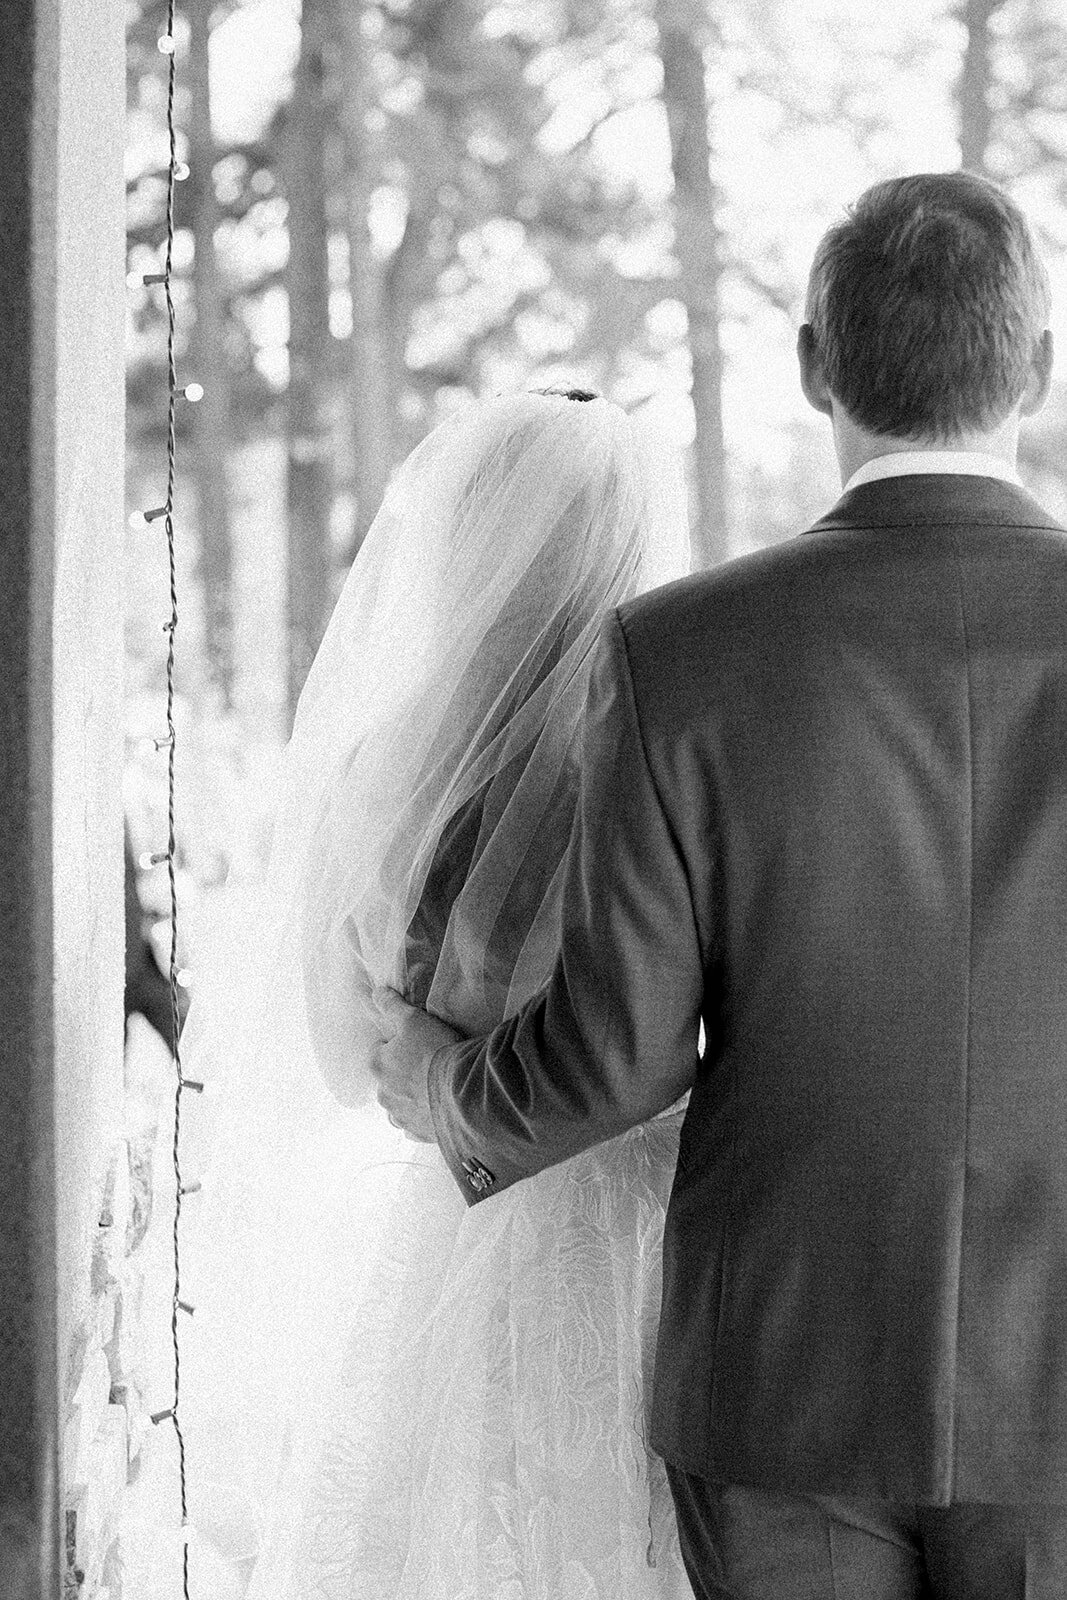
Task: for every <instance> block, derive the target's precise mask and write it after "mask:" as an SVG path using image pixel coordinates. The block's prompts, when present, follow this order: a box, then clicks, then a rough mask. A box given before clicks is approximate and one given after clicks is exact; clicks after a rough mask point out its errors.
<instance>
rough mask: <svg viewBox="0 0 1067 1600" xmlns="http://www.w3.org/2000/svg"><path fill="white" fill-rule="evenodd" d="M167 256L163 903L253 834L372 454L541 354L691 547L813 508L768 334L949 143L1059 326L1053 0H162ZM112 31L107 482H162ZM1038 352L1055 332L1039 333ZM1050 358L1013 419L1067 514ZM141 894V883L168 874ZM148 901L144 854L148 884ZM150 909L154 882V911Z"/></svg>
mask: <svg viewBox="0 0 1067 1600" xmlns="http://www.w3.org/2000/svg"><path fill="white" fill-rule="evenodd" d="M181 10H182V12H183V14H184V16H183V22H182V26H181V31H180V32H179V34H178V78H177V81H178V101H177V115H178V123H179V127H180V129H181V130H182V132H181V134H180V139H179V155H180V157H181V158H182V159H183V161H184V162H185V163H187V166H188V174H187V176H186V177H185V179H184V181H183V182H182V183H181V184H180V185H179V186H178V189H177V191H176V194H177V199H176V222H177V228H178V232H177V240H176V247H175V269H176V272H177V274H178V279H179V281H178V283H177V286H176V291H175V293H176V300H177V307H178V330H179V339H180V348H179V358H178V367H179V374H180V379H179V381H180V382H182V383H185V382H190V381H193V380H195V381H197V382H199V383H200V384H202V385H203V388H204V398H203V400H202V401H201V402H200V403H199V404H198V405H186V404H183V405H182V406H181V407H180V411H179V437H178V443H179V469H180V476H179V481H178V493H177V524H178V536H179V557H180V571H179V581H180V595H181V607H182V622H181V627H180V631H179V644H178V679H177V686H178V708H177V709H178V727H179V751H178V784H179V790H180V796H179V817H178V828H179V848H180V853H181V860H182V867H183V876H182V883H183V886H184V887H183V892H184V893H185V894H186V895H187V897H191V898H192V899H194V900H195V899H196V897H197V892H198V888H199V887H202V886H209V885H211V884H213V883H217V882H219V881H220V880H221V878H222V877H223V876H224V875H225V873H226V871H227V869H228V867H229V866H230V865H231V864H232V865H235V866H236V867H237V868H238V869H239V870H240V869H241V868H242V866H245V865H248V866H251V865H253V864H254V862H255V860H256V858H257V856H258V854H259V852H260V851H261V848H262V843H263V838H262V818H263V815H264V813H265V810H266V807H267V805H268V803H269V797H270V791H271V782H272V776H273V774H274V772H275V771H276V768H277V757H278V752H279V750H280V748H281V746H282V744H283V743H284V740H285V738H286V736H287V733H288V729H289V725H290V720H291V716H292V711H293V707H294V704H295V701H296V697H297V695H298V694H299V691H300V687H301V684H302V683H303V680H304V676H305V674H306V672H307V668H308V665H309V663H310V661H311V658H312V656H313V654H314V651H315V647H316V645H317V643H318V640H319V638H320V636H321V634H322V631H323V628H324V626H325V622H326V620H327V618H328V616H329V612H330V609H331V606H332V603H333V599H334V597H335V595H336V593H337V591H338V589H339V586H340V584H341V582H342V581H343V578H344V575H345V573H346V571H347V569H348V566H349V564H350V563H351V561H352V559H353V557H354V555H355V552H356V551H357V550H358V548H359V544H360V541H361V539H362V537H363V535H364V534H365V532H366V529H367V527H368V525H369V523H370V521H371V519H372V517H373V515H374V513H375V510H376V508H377V505H378V503H379V500H380V498H381V495H382V492H383V489H384V487H385V484H386V482H387V480H388V478H389V475H390V472H391V471H392V469H393V467H394V466H395V464H396V463H397V462H398V461H399V460H400V459H401V458H402V457H403V456H404V455H405V454H406V453H407V452H408V451H409V450H410V449H411V448H412V446H413V445H414V444H416V443H417V442H418V440H419V439H420V438H421V437H422V436H423V434H425V433H426V432H427V431H428V429H430V428H431V427H432V426H433V425H434V424H435V423H436V422H437V421H438V420H439V419H440V418H441V417H442V416H443V415H444V414H445V413H446V412H447V411H448V410H449V409H450V408H452V407H454V406H456V405H461V404H464V403H466V402H467V401H468V400H469V399H470V398H471V397H472V396H476V395H481V394H486V393H495V392H500V391H504V390H510V389H517V388H524V387H530V386H534V385H545V384H550V383H552V384H554V383H560V382H566V383H580V384H584V385H589V386H591V387H594V388H597V389H599V390H601V391H602V392H604V393H605V394H607V395H608V396H610V397H611V398H613V399H615V400H617V401H619V402H620V403H621V404H623V405H624V406H626V407H627V408H631V409H638V410H639V409H640V408H642V407H644V406H648V407H650V408H652V410H654V411H655V412H656V413H657V415H658V416H659V417H660V418H662V419H663V420H665V421H666V423H667V425H668V426H669V427H670V429H671V430H672V432H673V433H674V436H675V437H676V438H677V439H678V441H679V444H680V445H681V446H682V447H683V448H684V449H685V451H686V452H687V459H688V467H689V478H690V486H691V504H692V518H693V529H694V547H695V555H696V559H697V561H698V562H700V563H702V564H710V563H714V562H717V561H719V560H722V559H724V558H726V557H727V556H730V555H734V554H738V553H741V552H743V551H745V550H748V549H752V548H754V547H756V546H758V545H760V544H763V543H767V542H769V541H773V540H778V539H782V538H785V537H788V536H790V535H792V534H793V533H795V532H797V531H798V530H799V529H800V528H801V527H803V526H804V525H805V524H806V523H807V522H809V521H811V520H812V519H813V518H814V517H815V516H816V515H817V514H818V513H819V512H820V511H821V510H823V509H825V508H826V507H828V506H829V505H830V504H831V503H832V501H833V500H834V499H835V498H836V495H837V492H838V483H837V477H836V469H835V464H834V460H833V455H832V449H831V444H830V437H829V430H828V429H827V427H826V426H825V423H824V421H823V419H821V418H818V417H816V416H815V415H814V414H813V413H810V412H808V411H807V410H806V408H805V406H804V402H803V400H802V399H801V396H800V392H799V388H798V385H797V382H796V378H795V375H794V366H793V346H794V340H795V332H796V327H797V325H798V323H799V322H800V321H801V320H802V315H801V312H802V305H803V294H804V286H805V281H806V275H807V270H808V266H809V264H810V260H811V256H812V252H813V250H814V247H815V244H816V242H817V240H818V238H819V235H820V234H821V233H822V232H823V230H824V229H825V228H826V227H827V226H828V225H829V224H830V223H831V222H832V221H834V220H836V218H837V217H838V216H839V215H840V214H841V211H842V209H843V207H844V206H845V205H846V204H847V203H848V202H849V201H850V200H851V199H853V198H854V197H855V196H856V195H857V194H858V193H859V192H860V190H862V189H863V188H864V187H866V185H867V184H869V183H871V182H874V181H876V180H877V179H879V178H881V177H885V176H890V175H893V174H896V173H900V172H906V171H923V170H948V169H951V168H955V167H958V166H961V165H962V166H965V167H967V168H969V169H971V170H973V171H976V172H980V173H985V174H987V175H988V176H990V177H993V178H995V179H997V180H998V181H1000V182H1002V183H1004V184H1005V185H1006V187H1007V188H1008V189H1009V191H1010V192H1011V193H1012V194H1013V195H1014V196H1015V198H1016V199H1017V200H1018V201H1019V202H1020V203H1021V204H1022V205H1023V206H1024V207H1025V209H1026V210H1027V212H1028V214H1029V215H1030V217H1031V218H1032V220H1033V221H1034V222H1035V224H1036V225H1037V227H1038V229H1039V231H1040V234H1041V238H1042V243H1043V246H1044V249H1045V253H1046V257H1047V259H1048V262H1049V266H1050V269H1051V271H1052V275H1053V284H1054V292H1055V294H1056V297H1057V313H1056V315H1057V322H1056V324H1055V325H1056V326H1057V327H1058V328H1059V329H1060V345H1061V349H1062V350H1064V351H1067V322H1065V321H1064V317H1065V314H1067V305H1065V302H1067V160H1065V158H1067V6H1065V4H1064V0H956V3H937V0H896V3H895V4H894V5H893V6H884V5H876V4H873V3H871V0H303V4H302V6H301V5H300V4H299V0H246V3H244V4H240V3H237V0H185V3H184V4H183V6H182V7H181ZM165 22H166V8H165V5H164V4H162V3H159V0H131V4H130V5H129V6H128V30H129V44H130V52H129V144H128V169H127V181H128V192H129V260H128V266H129V268H130V270H131V283H132V285H133V286H132V287H131V289H130V293H129V334H128V353H129V440H130V450H129V496H130V506H131V510H136V508H137V507H146V506H154V505H158V504H160V503H161V502H162V498H163V495H162V488H163V483H164V475H165V434H166V407H167V377H166V365H165V353H166V316H165V306H164V301H163V298H162V291H161V290H160V289H159V288H158V287H152V286H149V287H143V286H141V285H140V284H139V281H138V276H135V275H141V274H144V273H150V272H152V271H155V270H158V268H159V267H160V264H161V256H162V241H163V235H164V227H165V212H166V167H167V159H168V157H167V139H166V128H165V112H166V72H167V60H166V57H165V56H163V55H162V54H161V53H160V51H159V50H158V48H157V40H158V38H159V36H160V35H161V34H162V33H164V32H165V31H166V28H165ZM1061 359H1062V358H1061ZM1065 428H1067V384H1065V382H1064V379H1063V377H1062V376H1061V378H1060V380H1059V382H1058V383H1057V386H1056V388H1055V391H1054V394H1053V397H1052V400H1051V402H1050V404H1049V406H1048V408H1047V410H1046V412H1045V413H1044V414H1043V415H1042V417H1041V418H1039V419H1038V420H1037V422H1036V424H1034V425H1031V428H1030V430H1029V432H1028V434H1027V435H1026V436H1025V444H1024V464H1023V472H1024V476H1025V478H1026V480H1027V482H1028V484H1029V485H1030V486H1031V487H1032V488H1033V489H1034V491H1035V492H1036V493H1037V494H1038V495H1039V496H1040V497H1041V498H1043V499H1044V500H1045V501H1046V503H1047V504H1049V505H1050V507H1051V508H1052V509H1054V510H1055V511H1057V512H1058V513H1059V514H1060V515H1061V516H1064V515H1067V456H1065V453H1064V450H1063V440H1064V435H1065ZM161 527H162V524H161V523H158V522H156V523H153V524H151V525H150V526H149V527H148V528H142V529H140V530H139V531H133V530H131V531H130V533H129V534H128V541H127V546H128V559H127V573H126V578H127V592H128V669H127V683H128V704H129V713H128V716H129V726H128V738H129V768H128V774H127V793H126V801H127V809H128V812H129V814H130V818H131V824H132V826H133V831H134V838H135V842H136V844H137V847H138V848H139V849H140V850H143V851H147V850H152V849H155V848H158V842H159V839H160V837H161V833H162V817H163V814H164V807H165V764H166V754H165V752H162V753H161V752H159V751H157V750H156V748H155V746H154V744H153V742H152V741H153V737H154V736H156V735H158V734H159V732H160V729H161V726H162V722H163V696H164V652H165V639H164V636H163V634H162V632H161V631H160V623H161V621H162V620H163V618H164V617H165V616H166V615H167V580H166V553H165V549H164V547H163V539H162V535H161V531H160V530H161ZM162 887H163V886H162V885H161V890H162ZM146 893H147V897H148V898H149V900H151V898H152V891H151V886H150V880H149V882H148V884H147V885H146ZM160 909H162V906H161V907H160Z"/></svg>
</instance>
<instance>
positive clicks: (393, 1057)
mask: <svg viewBox="0 0 1067 1600" xmlns="http://www.w3.org/2000/svg"><path fill="white" fill-rule="evenodd" d="M374 1001H375V1004H376V1006H377V1008H378V1015H379V1017H380V1019H381V1026H382V1034H383V1036H384V1040H385V1042H384V1043H383V1045H382V1047H381V1049H380V1050H379V1051H378V1053H377V1057H376V1058H373V1059H372V1061H371V1071H372V1072H373V1073H374V1076H375V1077H376V1078H377V1080H378V1102H379V1104H380V1105H381V1106H382V1107H383V1108H384V1109H385V1111H386V1112H387V1113H388V1116H389V1121H390V1122H391V1123H392V1124H393V1127H394V1128H403V1130H404V1132H405V1133H406V1134H407V1136H408V1138H409V1139H417V1140H419V1141H420V1142H421V1143H422V1144H436V1143H437V1135H436V1133H435V1132H434V1126H433V1119H432V1117H431V1116H430V1101H429V1095H428V1093H427V1080H428V1078H429V1072H430V1060H431V1058H432V1057H433V1055H434V1054H435V1053H436V1052H437V1051H438V1050H440V1049H441V1048H442V1047H443V1046H445V1045H449V1044H458V1043H459V1042H460V1041H461V1040H462V1038H463V1034H461V1033H457V1032H456V1029H455V1028H450V1027H449V1026H448V1024H447V1022H439V1021H438V1020H437V1018H436V1017H431V1016H430V1015H429V1013H428V1012H426V1011H420V1010H418V1008H417V1007H416V1006H409V1005H408V1003H407V1001H406V1000H403V999H402V998H401V997H400V995H398V994H397V992H396V990H395V989H378V990H376V991H375V995H374Z"/></svg>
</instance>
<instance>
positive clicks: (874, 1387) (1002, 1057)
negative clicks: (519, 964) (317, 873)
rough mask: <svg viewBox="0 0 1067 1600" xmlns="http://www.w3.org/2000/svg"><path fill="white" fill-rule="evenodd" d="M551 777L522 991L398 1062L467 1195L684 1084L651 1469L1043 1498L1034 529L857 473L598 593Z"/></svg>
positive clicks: (1056, 696) (1049, 1005)
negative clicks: (566, 839)
mask: <svg viewBox="0 0 1067 1600" xmlns="http://www.w3.org/2000/svg"><path fill="white" fill-rule="evenodd" d="M582 785H583V786H582V794H581V801H580V808H579V814H578V818H577V821H576V826H575V833H574V836H573V839H572V843H571V852H570V856H569V862H568V878H567V884H566V889H565V900H564V942H563V950H562V954H561V956H560V959H559V963H558V965H557V967H556V970H555V973H554V975H553V977H552V980H551V982H550V984H549V985H548V988H547V990H546V991H545V992H544V994H543V995H542V996H541V997H539V998H538V999H537V1000H535V1001H534V1002H533V1003H531V1004H530V1005H529V1006H528V1007H527V1008H526V1009H525V1011H523V1012H522V1013H521V1014H520V1015H519V1016H517V1017H516V1018H513V1019H512V1020H511V1021H510V1022H509V1023H507V1024H505V1025H504V1026H503V1027H501V1028H500V1029H498V1030H497V1032H496V1033H494V1034H493V1035H492V1036H491V1038H490V1039H489V1040H488V1041H473V1042H471V1043H469V1044H465V1045H459V1046H456V1047H454V1048H452V1049H448V1050H444V1051H440V1052H439V1053H438V1054H437V1056H435V1058H434V1061H433V1063H432V1067H431V1081H430V1092H431V1105H432V1108H433V1114H434V1120H435V1124H436V1128H437V1131H438V1136H439V1140H440V1143H441V1146H442V1149H443V1151H444V1153H445V1156H446V1159H447V1160H448V1161H449V1163H450V1165H451V1167H452V1170H453V1171H454V1173H455V1175H456V1177H457V1179H458V1180H459V1181H460V1183H461V1184H463V1185H465V1186H466V1188H467V1195H468V1199H476V1198H483V1197H485V1196H491V1195H493V1194H495V1193H497V1192H499V1191H500V1190H501V1189H502V1188H504V1187H505V1186H506V1185H508V1184H510V1183H512V1182H514V1181H515V1180H517V1179H520V1178H522V1177H523V1176H525V1175H527V1174H530V1173H533V1172H536V1171H538V1170H539V1169H540V1168H542V1167H545V1166H547V1165H549V1164H551V1163H553V1162H557V1161H560V1160H562V1159H564V1158H565V1157H567V1156H569V1155H571V1154H572V1153H574V1152H576V1151H578V1150H580V1149H582V1148H584V1147H586V1146H588V1145H590V1144H594V1143H596V1142H598V1141H600V1140H603V1139H606V1138H608V1137H610V1136H611V1135H613V1134H616V1133H618V1132H620V1131H621V1130H622V1129H624V1128H626V1127H629V1126H631V1125H633V1124H635V1123H637V1122H639V1121H641V1120H642V1119H644V1118H647V1117H648V1116H650V1115H651V1114H652V1113H654V1112H656V1111H659V1110H660V1109H661V1108H663V1107H665V1106H666V1105H668V1104H669V1103H670V1102H671V1101H673V1100H674V1099H675V1098H676V1097H677V1096H678V1095H679V1094H681V1093H682V1092H683V1091H684V1090H685V1089H686V1088H688V1087H689V1086H690V1085H692V1097H691V1100H690V1104H689V1109H688V1112H687V1115H686V1118H685V1123H684V1126H683V1130H682V1138H681V1151H680V1155H679V1160H678V1170H677V1176H676V1179H675V1184H674V1190H673V1194H672V1197H671V1202H670V1209H669V1212H668V1217H667V1225H666V1237H665V1242H664V1292H663V1316H662V1325H661V1330H660V1339H659V1346H658V1352H657V1363H656V1382H655V1390H654V1402H653V1427H652V1435H651V1436H652V1442H653V1444H654V1445H655V1446H656V1448H657V1449H658V1450H659V1451H660V1452H661V1453H662V1454H663V1455H664V1456H666V1457H667V1459H668V1460H670V1461H673V1462H675V1463H677V1464H678V1465H679V1466H681V1467H684V1468H687V1469H689V1470H690V1471H692V1472H695V1473H699V1474H703V1475H705V1476H709V1477H714V1478H720V1479H725V1480H728V1481H734V1482H739V1483H748V1484H756V1485H764V1486H767V1487H779V1488H785V1489H795V1490H804V1491H810V1492H821V1493H830V1492H839V1493H849V1494H853V1495H878V1496H888V1497H891V1498H895V1499H903V1500H908V1501H918V1502H926V1503H933V1504H947V1503H949V1502H952V1501H959V1500H985V1501H999V1502H1013V1501H1034V1500H1050V1501H1059V1502H1064V1503H1067V538H1065V537H1064V532H1063V530H1062V529H1060V528H1059V527H1057V525H1056V524H1055V523H1054V522H1053V521H1052V520H1051V519H1050V518H1049V516H1048V515H1047V514H1046V513H1045V512H1044V511H1043V510H1042V509H1041V507H1040V506H1039V505H1037V504H1036V502H1035V501H1033V500H1032V499H1031V498H1030V497H1029V496H1028V495H1026V494H1024V493H1023V492H1022V491H1020V490H1018V489H1014V488H1012V487H1010V486H1008V485H1006V484H1003V483H1000V482H999V481H997V480H995V479H990V478H967V477H950V476H932V475H927V476H919V477H906V478H896V479H891V480H888V481H882V482H878V483H873V484H869V485H865V486H862V487H860V488H857V489H855V490H853V491H852V492H850V493H849V494H847V495H846V496H845V497H844V498H843V499H842V500H841V502H840V503H839V505H838V506H837V507H836V508H835V509H834V510H833V511H832V512H831V513H830V515H829V516H827V517H825V518H824V519H823V521H822V522H820V523H819V524H818V525H817V526H816V527H815V528H813V529H812V530H811V532H810V533H809V534H808V535H806V536H805V537H803V538H800V539H798V540H795V541H793V542H791V543H789V544H786V545H781V546H778V547H776V548H774V549H770V550H767V551H763V552H761V553H759V554H757V555H754V556H751V557H747V558H745V559H743V560H740V561H735V562H732V563H730V564H729V565H727V566H726V567H723V568H721V569H719V570H718V571H716V572H713V573H710V574H704V575H701V576H697V577H694V578H690V579H685V580H683V581H682V582H680V583H676V584H672V585H670V586H668V587H666V588H664V589H661V590H658V591H656V592H654V593H652V594H649V595H646V596H644V597H643V598H641V599H639V600H636V601H634V602H632V603H631V604H628V605H626V606H624V607H622V608H621V610H620V611H619V612H618V613H617V614H615V615H612V616H611V617H610V618H609V620H608V622H607V624H606V627H605V631H604V635H603V639H602V642H601V646H600V650H599V654H598V658H597V660H596V664H595V669H594V674H593V683H592V689H591V696H590V703H589V716H588V731H587V738H586V744H585V748H584V755H583V777H582ZM700 1017H703V1020H704V1023H705V1026H706V1029H707V1041H708V1042H707V1050H706V1054H705V1055H704V1057H703V1060H702V1061H701V1062H699V1064H698V1063H697V1054H696V1052H697V1030H698V1021H699V1019H700ZM622 1247H623V1248H624V1247H625V1243H624V1242H623V1244H622Z"/></svg>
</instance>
